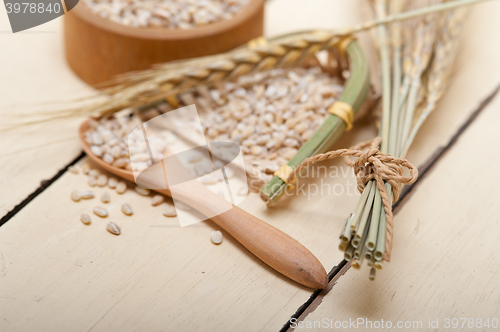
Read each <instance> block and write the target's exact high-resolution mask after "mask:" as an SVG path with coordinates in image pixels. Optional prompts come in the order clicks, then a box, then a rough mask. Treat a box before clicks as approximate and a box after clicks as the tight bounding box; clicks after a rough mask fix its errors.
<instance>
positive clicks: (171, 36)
mask: <svg viewBox="0 0 500 332" xmlns="http://www.w3.org/2000/svg"><path fill="white" fill-rule="evenodd" d="M264 1H265V0H249V1H248V3H247V4H246V5H245V6H244V7H243V8H242V10H240V11H239V12H238V13H236V15H234V16H233V17H231V18H230V19H225V20H221V21H217V22H215V23H210V24H207V25H205V26H201V27H195V28H192V29H179V28H176V29H172V28H141V27H132V26H128V25H123V24H119V23H116V22H113V21H111V20H109V19H107V18H104V17H101V16H99V15H97V14H95V13H93V12H92V10H91V9H90V8H89V7H88V6H87V5H85V4H84V3H83V1H79V4H78V5H77V6H75V8H73V9H72V10H70V11H69V12H67V14H66V15H72V14H73V15H76V16H78V17H79V18H80V19H82V20H83V21H85V22H87V23H88V24H90V25H93V26H96V27H97V28H100V29H102V30H105V31H108V32H110V33H113V34H118V35H123V36H128V37H135V38H140V39H153V40H181V39H196V38H200V37H207V36H213V35H217V34H220V33H222V32H226V31H230V30H232V29H234V28H236V27H238V26H240V25H241V24H242V23H243V22H246V21H248V20H250V19H252V18H254V16H255V15H256V14H257V12H258V11H259V10H260V9H261V8H263V6H264Z"/></svg>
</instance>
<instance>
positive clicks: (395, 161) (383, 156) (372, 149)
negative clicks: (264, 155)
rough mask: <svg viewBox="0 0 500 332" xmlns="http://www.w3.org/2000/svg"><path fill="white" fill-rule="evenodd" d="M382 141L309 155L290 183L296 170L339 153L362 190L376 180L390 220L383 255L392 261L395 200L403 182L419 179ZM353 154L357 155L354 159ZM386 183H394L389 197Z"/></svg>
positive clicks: (290, 178)
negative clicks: (393, 207) (382, 149)
mask: <svg viewBox="0 0 500 332" xmlns="http://www.w3.org/2000/svg"><path fill="white" fill-rule="evenodd" d="M381 142H382V139H381V138H380V137H376V138H374V139H372V140H369V141H366V142H363V143H360V144H357V145H355V146H353V147H351V148H349V149H340V150H335V151H329V152H326V153H323V154H318V155H315V156H312V157H310V158H307V159H306V160H304V161H303V162H302V163H301V164H300V165H298V166H297V167H296V168H295V170H294V171H293V173H291V174H290V176H289V178H288V183H292V181H293V180H294V179H295V178H296V177H297V174H299V173H300V171H301V170H302V169H304V168H306V167H308V166H310V165H311V164H314V163H316V162H318V161H323V160H327V159H333V158H337V157H344V162H345V163H346V164H347V165H348V166H350V167H352V168H353V170H354V174H355V175H356V181H357V187H358V190H359V192H360V193H362V192H363V190H364V189H365V186H366V184H367V183H368V182H369V181H371V180H375V181H376V183H377V188H378V189H379V191H380V197H381V198H382V203H383V205H384V211H385V215H386V220H387V226H386V245H385V254H384V259H385V260H386V261H389V260H390V254H391V250H392V231H393V222H392V221H393V214H392V203H393V202H396V201H397V200H398V199H399V195H400V193H401V186H402V185H403V184H412V183H413V182H415V181H416V180H417V177H418V170H417V168H416V167H415V166H413V165H412V164H411V163H410V162H409V161H408V160H406V159H404V158H397V157H394V156H392V155H390V154H387V153H382V152H380V151H379V149H378V146H379V145H380V143H381ZM352 157H354V158H356V159H354V160H352V159H351V158H352ZM404 168H406V169H408V171H409V173H410V174H409V175H408V176H405V175H403V173H404ZM385 183H387V184H389V185H390V186H391V187H392V194H393V195H392V197H389V194H388V192H387V189H386V187H385Z"/></svg>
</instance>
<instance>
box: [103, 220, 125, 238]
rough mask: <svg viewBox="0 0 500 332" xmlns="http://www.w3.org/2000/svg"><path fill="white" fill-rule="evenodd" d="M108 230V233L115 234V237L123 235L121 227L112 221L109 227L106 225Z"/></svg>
mask: <svg viewBox="0 0 500 332" xmlns="http://www.w3.org/2000/svg"><path fill="white" fill-rule="evenodd" d="M106 230H107V231H108V232H110V233H111V234H114V235H120V234H121V233H122V229H121V228H120V226H118V225H117V224H115V223H114V222H112V221H110V222H109V223H108V224H107V225H106Z"/></svg>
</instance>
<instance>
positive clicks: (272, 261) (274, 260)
mask: <svg viewBox="0 0 500 332" xmlns="http://www.w3.org/2000/svg"><path fill="white" fill-rule="evenodd" d="M160 191H161V190H160ZM164 193H166V192H164ZM169 194H170V195H171V193H170V190H169ZM175 198H176V199H179V200H180V201H182V202H183V203H185V204H187V205H189V206H191V207H193V208H194V209H196V210H198V211H199V212H200V213H202V214H203V215H205V216H214V217H211V219H212V221H214V222H215V223H216V224H217V225H218V226H220V227H221V228H223V229H224V230H225V231H226V232H228V233H229V234H231V236H233V237H234V238H235V239H236V241H238V242H239V243H241V244H242V245H243V246H244V247H245V248H247V249H248V250H249V251H250V252H252V253H253V254H254V255H255V256H257V257H258V258H259V259H261V260H262V261H263V262H264V263H266V264H267V265H269V266H270V267H272V268H273V269H275V270H276V271H278V272H280V273H281V274H283V275H285V276H287V277H288V278H290V279H292V280H294V281H296V282H298V283H299V284H302V285H304V286H307V287H311V288H315V289H316V288H320V289H323V288H325V287H326V286H327V284H328V276H327V274H326V271H325V269H324V267H323V265H322V264H321V263H320V262H319V260H318V259H317V258H316V257H315V256H314V255H313V254H312V253H311V252H310V251H309V250H307V248H305V247H304V246H303V245H302V244H300V243H299V242H297V241H296V240H294V239H293V238H291V237H290V236H288V235H287V234H285V233H283V232H282V231H280V230H278V229H277V228H274V227H273V226H271V225H269V224H268V223H266V222H264V221H262V220H260V219H259V218H257V217H255V216H253V215H251V214H249V213H247V212H245V211H243V210H242V209H240V208H238V207H236V206H233V205H231V204H230V203H228V202H227V201H226V200H224V199H223V198H221V197H220V196H219V195H217V194H215V193H213V192H212V191H210V190H208V189H207V188H205V186H203V185H202V184H200V183H199V182H198V181H196V180H194V181H189V182H186V183H183V184H181V185H176V189H175ZM228 205H229V208H228ZM224 210H225V212H222V213H220V214H218V213H217V211H224Z"/></svg>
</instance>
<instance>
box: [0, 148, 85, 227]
mask: <svg viewBox="0 0 500 332" xmlns="http://www.w3.org/2000/svg"><path fill="white" fill-rule="evenodd" d="M83 157H85V153H84V152H83V151H82V152H81V153H80V155H79V156H78V157H76V158H75V159H73V160H72V161H70V163H69V164H67V165H66V166H65V167H64V168H63V169H61V170H60V171H59V172H57V173H56V175H54V176H53V177H52V178H50V179H48V180H42V181H40V186H39V187H38V188H36V190H35V191H34V192H32V193H31V194H29V195H28V197H26V198H25V199H24V200H23V201H22V202H21V203H19V204H17V205H16V206H15V207H14V208H13V209H12V210H11V211H9V212H8V213H7V214H6V215H5V216H3V217H2V218H1V219H0V227H1V226H2V225H3V224H5V223H6V222H7V221H9V220H10V219H11V218H12V217H14V216H15V215H16V214H17V213H18V212H19V211H21V210H22V209H23V208H24V207H25V206H26V205H28V203H29V202H31V201H32V200H34V199H35V197H37V196H38V195H40V194H41V193H42V192H44V190H45V189H47V188H48V187H49V186H50V185H51V184H52V183H54V182H56V181H57V179H59V178H60V177H61V176H63V174H64V173H66V172H67V171H68V168H69V167H70V166H73V165H75V164H76V163H77V162H79V161H80V160H81V159H82V158H83Z"/></svg>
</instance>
